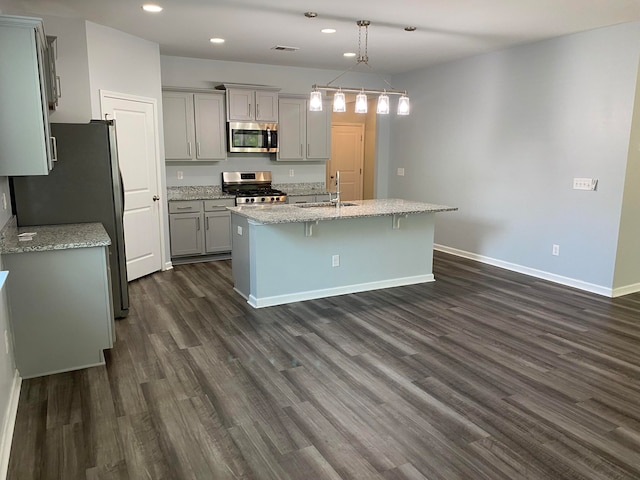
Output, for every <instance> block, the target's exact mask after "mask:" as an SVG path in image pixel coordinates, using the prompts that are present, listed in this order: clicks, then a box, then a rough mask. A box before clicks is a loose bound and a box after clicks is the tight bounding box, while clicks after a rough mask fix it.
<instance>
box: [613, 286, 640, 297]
mask: <svg viewBox="0 0 640 480" xmlns="http://www.w3.org/2000/svg"><path fill="white" fill-rule="evenodd" d="M638 292H640V283H635V284H633V285H627V286H624V287H618V288H614V289H613V295H612V296H613V297H621V296H623V295H629V294H630V293H638Z"/></svg>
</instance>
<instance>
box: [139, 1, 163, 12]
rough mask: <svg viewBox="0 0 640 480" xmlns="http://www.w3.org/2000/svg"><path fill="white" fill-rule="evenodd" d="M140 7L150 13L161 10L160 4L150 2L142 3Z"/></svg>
mask: <svg viewBox="0 0 640 480" xmlns="http://www.w3.org/2000/svg"><path fill="white" fill-rule="evenodd" d="M142 9H143V10H144V11H145V12H150V13H159V12H161V11H162V7H161V6H160V5H154V4H152V3H147V4H145V5H143V6H142Z"/></svg>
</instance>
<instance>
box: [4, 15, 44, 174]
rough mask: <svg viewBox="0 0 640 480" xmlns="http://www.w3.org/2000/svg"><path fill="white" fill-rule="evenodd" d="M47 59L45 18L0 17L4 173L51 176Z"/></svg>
mask: <svg viewBox="0 0 640 480" xmlns="http://www.w3.org/2000/svg"><path fill="white" fill-rule="evenodd" d="M47 57H48V52H47V39H46V36H45V33H44V27H43V25H42V21H41V20H40V19H36V18H27V17H12V16H1V15H0V176H9V175H47V174H48V173H49V171H50V170H51V168H52V166H53V163H52V162H53V161H54V160H55V156H54V152H55V139H52V138H51V134H50V131H49V100H48V98H47V85H48V81H47V74H48V72H49V71H50V67H49V66H47V64H46V60H47ZM54 81H55V79H54Z"/></svg>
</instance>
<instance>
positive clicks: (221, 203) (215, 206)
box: [204, 198, 236, 212]
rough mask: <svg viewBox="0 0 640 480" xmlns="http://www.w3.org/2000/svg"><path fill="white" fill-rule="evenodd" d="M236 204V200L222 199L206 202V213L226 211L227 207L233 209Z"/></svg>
mask: <svg viewBox="0 0 640 480" xmlns="http://www.w3.org/2000/svg"><path fill="white" fill-rule="evenodd" d="M235 204H236V199H235V198H220V199H218V200H205V201H204V211H205V212H215V211H216V210H226V209H227V207H233V206H235Z"/></svg>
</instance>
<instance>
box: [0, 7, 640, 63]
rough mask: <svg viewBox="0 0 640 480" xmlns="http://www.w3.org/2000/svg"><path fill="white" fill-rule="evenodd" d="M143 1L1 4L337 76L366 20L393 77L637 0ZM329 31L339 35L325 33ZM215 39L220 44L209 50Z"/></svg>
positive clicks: (531, 37) (551, 33)
mask: <svg viewBox="0 0 640 480" xmlns="http://www.w3.org/2000/svg"><path fill="white" fill-rule="evenodd" d="M147 1H150V2H153V3H156V4H158V5H161V6H162V7H164V10H163V11H162V12H161V13H158V14H149V13H145V12H143V11H142V9H141V5H142V3H143V1H137V0H0V10H1V11H2V13H5V14H21V15H35V16H38V15H56V16H65V17H78V18H84V19H86V20H90V21H92V22H95V23H98V24H101V25H106V26H109V27H113V28H115V29H118V30H121V31H124V32H127V33H130V34H132V35H135V36H137V37H141V38H145V39H147V40H150V41H153V42H156V43H158V44H159V45H160V52H161V54H163V55H175V56H184V57H195V58H207V59H216V60H230V61H238V62H250V63H262V64H271V65H287V66H298V67H314V68H329V69H335V70H343V69H345V68H348V67H350V66H352V65H353V64H355V63H356V62H355V60H354V59H353V58H351V59H348V58H345V57H343V53H344V52H347V51H350V52H357V49H358V27H357V25H356V21H357V20H360V19H365V20H370V21H371V26H370V27H369V42H368V54H369V65H370V66H371V67H373V68H374V69H375V71H376V72H378V73H389V74H395V73H402V72H407V71H411V70H416V69H418V68H423V67H426V66H428V65H433V64H436V63H442V62H447V61H451V60H455V59H458V58H463V57H467V56H471V55H476V54H479V53H485V52H489V51H495V50H500V49H503V48H506V47H509V46H512V45H516V44H521V43H529V42H533V41H537V40H541V39H545V38H550V37H556V36H560V35H565V34H570V33H575V32H579V31H583V30H590V29H593V28H598V27H602V26H607V25H613V24H617V23H623V22H629V21H638V20H640V0H392V1H389V0H322V1H320V0H308V1H306V0H302V1H301V0H277V1H271V2H266V1H264V0H147ZM307 11H313V12H316V13H317V14H318V16H317V17H316V18H311V19H310V18H306V17H305V16H304V12H307ZM407 26H414V27H416V31H414V32H406V31H405V30H404V27H407ZM325 27H332V28H335V29H337V32H336V33H334V34H323V33H321V32H320V29H321V28H325ZM211 37H222V38H224V39H225V40H226V41H225V43H224V44H222V45H214V44H211V43H210V42H209V39H210V38H211ZM363 43H364V39H363ZM276 45H281V46H292V47H298V48H299V50H297V51H295V52H287V51H276V50H272V49H271V48H272V47H274V46H276ZM359 68H365V69H366V67H364V66H360V67H359Z"/></svg>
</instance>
